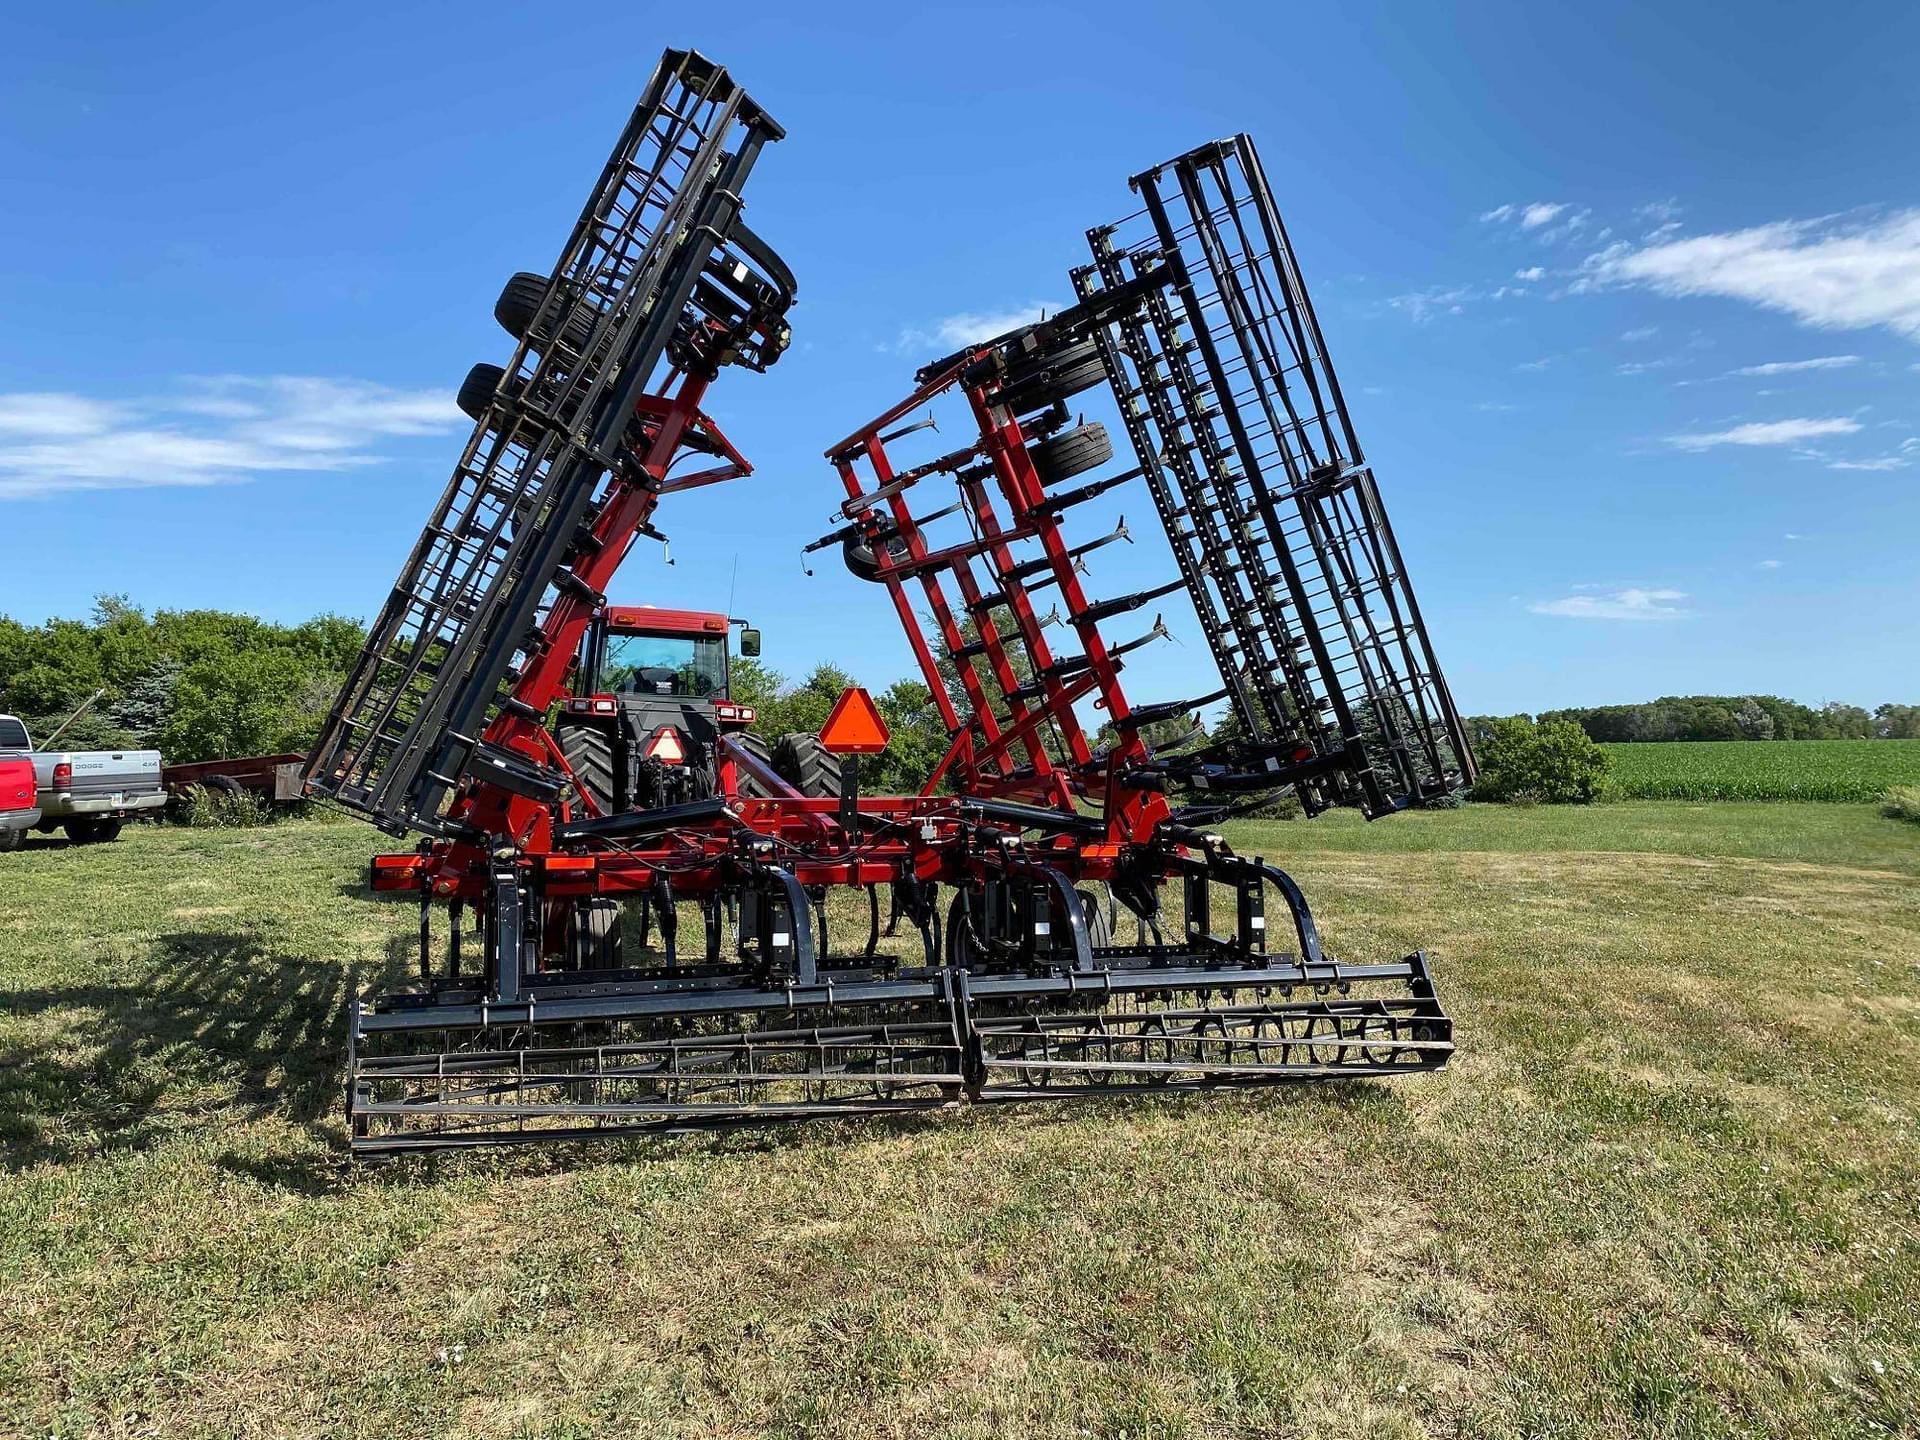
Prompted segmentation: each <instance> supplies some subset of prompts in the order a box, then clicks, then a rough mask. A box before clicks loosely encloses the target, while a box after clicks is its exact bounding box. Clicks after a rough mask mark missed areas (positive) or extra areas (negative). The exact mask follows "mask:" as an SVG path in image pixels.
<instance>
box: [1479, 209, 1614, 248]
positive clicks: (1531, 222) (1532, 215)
mask: <svg viewBox="0 0 1920 1440" xmlns="http://www.w3.org/2000/svg"><path fill="white" fill-rule="evenodd" d="M1591 213H1592V212H1591V211H1589V210H1586V209H1585V208H1581V207H1576V206H1573V205H1570V204H1568V203H1567V202H1566V201H1564V200H1532V201H1528V202H1525V203H1516V204H1512V205H1496V206H1495V207H1494V208H1493V209H1491V210H1484V211H1482V212H1481V214H1480V220H1481V223H1482V224H1486V225H1512V226H1514V227H1516V228H1517V229H1519V230H1521V231H1524V232H1525V233H1527V234H1529V235H1531V236H1533V237H1535V238H1536V239H1540V240H1546V241H1553V240H1562V239H1565V238H1566V237H1567V236H1569V235H1571V234H1573V233H1574V232H1575V231H1576V230H1579V229H1580V228H1581V227H1582V226H1584V225H1585V224H1586V223H1587V217H1588V216H1589V215H1590V214H1591Z"/></svg>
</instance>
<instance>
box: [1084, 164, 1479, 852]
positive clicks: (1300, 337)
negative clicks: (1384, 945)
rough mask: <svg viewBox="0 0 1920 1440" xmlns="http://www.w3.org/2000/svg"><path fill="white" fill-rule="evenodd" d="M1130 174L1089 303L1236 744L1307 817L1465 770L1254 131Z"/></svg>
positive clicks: (1452, 718) (1391, 797) (1417, 792)
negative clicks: (1128, 198)
mask: <svg viewBox="0 0 1920 1440" xmlns="http://www.w3.org/2000/svg"><path fill="white" fill-rule="evenodd" d="M1132 184H1133V187H1134V189H1135V190H1136V191H1137V192H1138V193H1139V194H1140V196H1141V198H1142V200H1143V201H1144V208H1143V209H1142V210H1141V211H1140V212H1139V213H1138V214H1136V215H1134V216H1132V217H1130V218H1129V219H1128V220H1126V221H1123V222H1120V223H1118V224H1115V225H1109V226H1102V227H1100V228H1098V229H1095V230H1091V231H1089V232H1088V240H1089V242H1090V244H1091V246H1092V249H1093V256H1094V259H1093V263H1092V264H1091V265H1089V266H1086V267H1084V268H1081V269H1078V270H1076V271H1075V272H1074V277H1073V278H1074V284H1075V288H1076V290H1077V291H1078V293H1079V295H1080V297H1081V300H1082V302H1083V304H1082V306H1080V307H1078V309H1079V310H1081V311H1084V312H1089V313H1094V314H1098V315H1100V316H1101V317H1102V319H1103V320H1104V322H1105V323H1103V324H1101V325H1099V326H1098V327H1097V328H1096V329H1095V330H1094V332H1093V333H1094V338H1095V339H1096V341H1097V344H1098V347H1099V350H1100V353H1101V356H1102V358H1103V360H1104V362H1105V364H1106V367H1107V372H1108V378H1109V380H1110V381H1111V383H1112V385H1113V388H1114V391H1115V394H1116V398H1117V400H1118V402H1119V406H1120V412H1121V417H1122V421H1123V424H1124V428H1125V429H1126V431H1127V434H1128V438H1129V439H1130V440H1131V441H1132V443H1133V446H1134V449H1135V451H1136V453H1137V455H1138V458H1139V461H1140V465H1141V469H1142V472H1143V473H1144V475H1145V476H1146V477H1147V481H1148V489H1149V491H1150V493H1151V495H1152V497H1153V502H1154V505H1155V507H1156V509H1157V510H1158V512H1159V516H1160V519H1161V522H1162V524H1163V525H1164V526H1165V528H1166V532H1167V537H1168V539H1169V541H1170V542H1171V544H1172V546H1173V550H1174V554H1175V557H1176V560H1177V561H1178V563H1179V567H1180V573H1181V577H1182V579H1183V580H1184V581H1185V582H1186V586H1187V589H1188V591H1189V593H1190V595H1191V597H1192V601H1193V605H1194V609H1195V611H1196V613H1197V614H1198V617H1199V620H1200V625H1201V629H1202V631H1203V632H1204V634H1205V636H1206V641H1207V646H1208V649H1209V651H1210V652H1211V654H1212V657H1213V659H1214V661H1215V663H1216V664H1217V665H1218V667H1219V670H1220V675H1221V678H1222V680H1223V682H1224V685H1225V690H1226V695H1227V698H1228V700H1229V701H1230V703H1231V705H1232V710H1233V715H1234V717H1235V720H1236V722H1237V725H1238V728H1239V731H1240V742H1239V743H1240V751H1241V754H1242V756H1243V757H1246V758H1247V759H1248V760H1249V761H1250V763H1251V766H1252V767H1256V768H1258V767H1264V768H1265V769H1267V770H1268V771H1269V772H1273V773H1278V772H1280V771H1283V770H1285V771H1288V772H1290V773H1288V774H1287V776H1286V778H1287V779H1288V780H1291V781H1292V782H1293V783H1295V784H1296V785H1297V787H1298V790H1299V793H1300V796H1301V799H1302V801H1303V803H1304V804H1305V806H1306V808H1307V810H1308V812H1309V813H1314V812H1317V811H1319V810H1322V809H1325V808H1327V807H1328V806H1331V805H1338V804H1349V805H1356V806H1358V807H1359V808H1360V809H1361V810H1363V811H1364V812H1365V813H1366V814H1367V815H1368V816H1376V815H1382V814H1386V813H1388V812H1391V811H1393V810H1397V809H1401V808H1405V807H1407V806H1410V805H1420V804H1423V803H1430V802H1432V801H1434V800H1436V799H1439V798H1441V797H1443V796H1445V795H1448V794H1450V793H1451V792H1453V791H1455V790H1457V789H1459V788H1460V787H1462V786H1464V785H1466V784H1468V783H1471V781H1472V778H1473V757H1472V753H1471V751H1470V750H1469V749H1468V746H1467V741H1466V736H1465V732H1464V730H1463V727H1462V725H1461V722H1460V717H1459V715H1458V713H1457V711H1456V710H1455V708H1454V704H1453V699H1452V697H1451V695H1450V694H1449V693H1448V690H1447V685H1446V681H1445V679H1444V678H1443V676H1442V675H1441V673H1440V669H1439V666H1438V664H1437V662H1436V661H1435V659H1434V655H1433V650H1432V646H1431V644H1430V643H1429V641H1428V638H1427V632H1426V626H1425V624H1424V623H1423V621H1422V619H1421V615H1420V608H1419V605H1418V603H1417V601H1416V600H1415V598H1414V594H1413V590H1412V587H1411V586H1410V584H1409V583H1408V581H1407V577H1406V573H1405V568H1404V566H1403V564H1402V562H1401V558H1400V552H1399V548H1398V546H1397V545H1396V543H1395V541H1394V537H1393V530H1392V527H1391V526H1390V525H1389V523H1388V521H1387V516H1386V511H1385V510H1384V509H1383V508H1382V506H1381V503H1380V496H1379V492H1378V489H1377V487H1376V485H1375V482H1374V476H1373V472H1372V469H1371V468H1370V467H1369V466H1368V464H1367V463H1366V460H1365V457H1364V455H1363V454H1362V452H1361V449H1360V444H1359V441H1358V439H1357V438H1356V437H1355V435H1354V432H1353V424H1352V420H1351V418H1350V417H1349V415H1348V413H1347V406H1346V401H1345V399H1344V398H1343V396H1342V395H1341V392H1340V384H1339V380H1338V378H1337V377H1336V376H1335V374H1334V369H1333V364H1332V362H1331V360H1330V359H1329V358H1328V356H1327V352H1326V344H1325V341H1324V339H1323V338H1322V336H1321V333H1320V325H1319V321H1318V320H1317V319H1316V318H1315V315H1314V311H1313V304H1312V301H1311V300H1310V299H1309V298H1308V296H1307V291H1306V287H1305V285H1304V284H1303V282H1302V281H1301V278H1300V271H1299V266H1298V264H1297V263H1296V261H1295V259H1294V254H1293V249H1292V246H1291V245H1290V244H1289V242H1288V239H1287V234H1286V230H1285V227H1284V226H1283V225H1282V224H1281V221H1280V216H1279V213H1278V211H1277V210H1276V208H1275V206H1274V202H1273V197H1272V194H1271V192H1270V191H1269V189H1268V187H1267V182H1266V177H1265V175H1264V174H1263V172H1262V171H1261V168H1260V160H1259V157H1258V155H1257V154H1256V153H1255V152H1254V148H1253V143H1252V141H1251V140H1250V139H1249V138H1248V137H1247V136H1245V135H1236V136H1234V137H1233V138H1231V139H1227V140H1220V141H1216V142H1214V143H1212V144H1210V145H1205V146H1202V147H1200V148H1199V149H1197V150H1193V151H1190V152H1188V153H1187V154H1185V155H1182V156H1180V157H1179V158H1177V159H1175V160H1171V161H1168V162H1167V163H1166V164H1164V165H1161V166H1158V167H1157V168H1155V169H1153V170H1149V171H1147V172H1145V173H1143V174H1140V175H1137V176H1135V177H1134V178H1133V181H1132ZM1103 302H1105V303H1103ZM1072 313H1074V312H1069V315H1071V314H1072ZM1068 318H1069V316H1062V317H1061V321H1062V322H1063V323H1064V322H1066V321H1067V320H1068ZM1228 768H1229V769H1231V768H1232V767H1231V766H1229V767H1228ZM1252 778H1254V777H1252V776H1247V777H1245V779H1247V780H1251V779H1252ZM1239 788H1250V786H1248V785H1247V784H1244V783H1243V784H1240V786H1239Z"/></svg>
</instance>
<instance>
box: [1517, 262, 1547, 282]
mask: <svg viewBox="0 0 1920 1440" xmlns="http://www.w3.org/2000/svg"><path fill="white" fill-rule="evenodd" d="M1513 278H1514V279H1516V280H1544V279H1546V278H1547V272H1546V268H1545V267H1544V266H1541V265H1529V266H1527V268H1526V269H1524V270H1516V271H1514V272H1513Z"/></svg>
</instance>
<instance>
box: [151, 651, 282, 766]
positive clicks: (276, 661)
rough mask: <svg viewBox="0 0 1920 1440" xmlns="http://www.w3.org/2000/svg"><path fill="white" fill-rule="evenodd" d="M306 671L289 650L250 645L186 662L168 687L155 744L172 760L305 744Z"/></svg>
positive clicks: (268, 751) (257, 752) (258, 752)
mask: <svg viewBox="0 0 1920 1440" xmlns="http://www.w3.org/2000/svg"><path fill="white" fill-rule="evenodd" d="M312 673H313V672H312V671H310V670H309V669H308V668H307V667H306V666H305V665H304V664H303V663H302V661H301V658H300V656H299V655H298V654H296V653H295V652H294V651H292V650H288V649H275V650H252V651H245V652H242V653H239V654H234V655H229V656H226V657H225V658H223V659H218V660H203V661H202V662H200V663H199V664H197V665H190V666H188V667H187V669H186V670H185V672H184V673H183V674H182V675H181V676H180V681H179V683H178V684H177V685H176V686H175V687H174V691H173V705H172V709H171V712H170V713H169V714H168V716H167V723H166V728H165V729H164V730H163V731H162V732H161V736H160V748H161V749H162V750H163V751H165V752H166V754H167V758H169V759H171V760H177V761H186V760H214V759H219V758H221V757H223V756H238V755H265V754H272V753H277V752H280V751H283V750H296V749H301V748H304V747H305V746H307V745H311V744H312V742H313V735H312V733H311V726H312V723H313V717H312V715H311V714H310V713H303V710H302V703H301V702H302V690H303V686H304V685H305V683H306V682H307V681H308V680H309V679H310V678H311V676H312Z"/></svg>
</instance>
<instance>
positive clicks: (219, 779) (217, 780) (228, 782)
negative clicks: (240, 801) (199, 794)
mask: <svg viewBox="0 0 1920 1440" xmlns="http://www.w3.org/2000/svg"><path fill="white" fill-rule="evenodd" d="M201 783H202V784H204V785H205V786H206V787H207V789H209V790H218V791H219V792H220V793H221V794H222V795H238V794H240V793H241V792H242V791H243V790H245V789H246V788H247V787H246V786H244V785H242V784H241V783H240V782H239V781H238V780H236V779H234V778H233V776H231V775H209V776H207V778H206V779H205V780H204V781H202V782H201Z"/></svg>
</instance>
